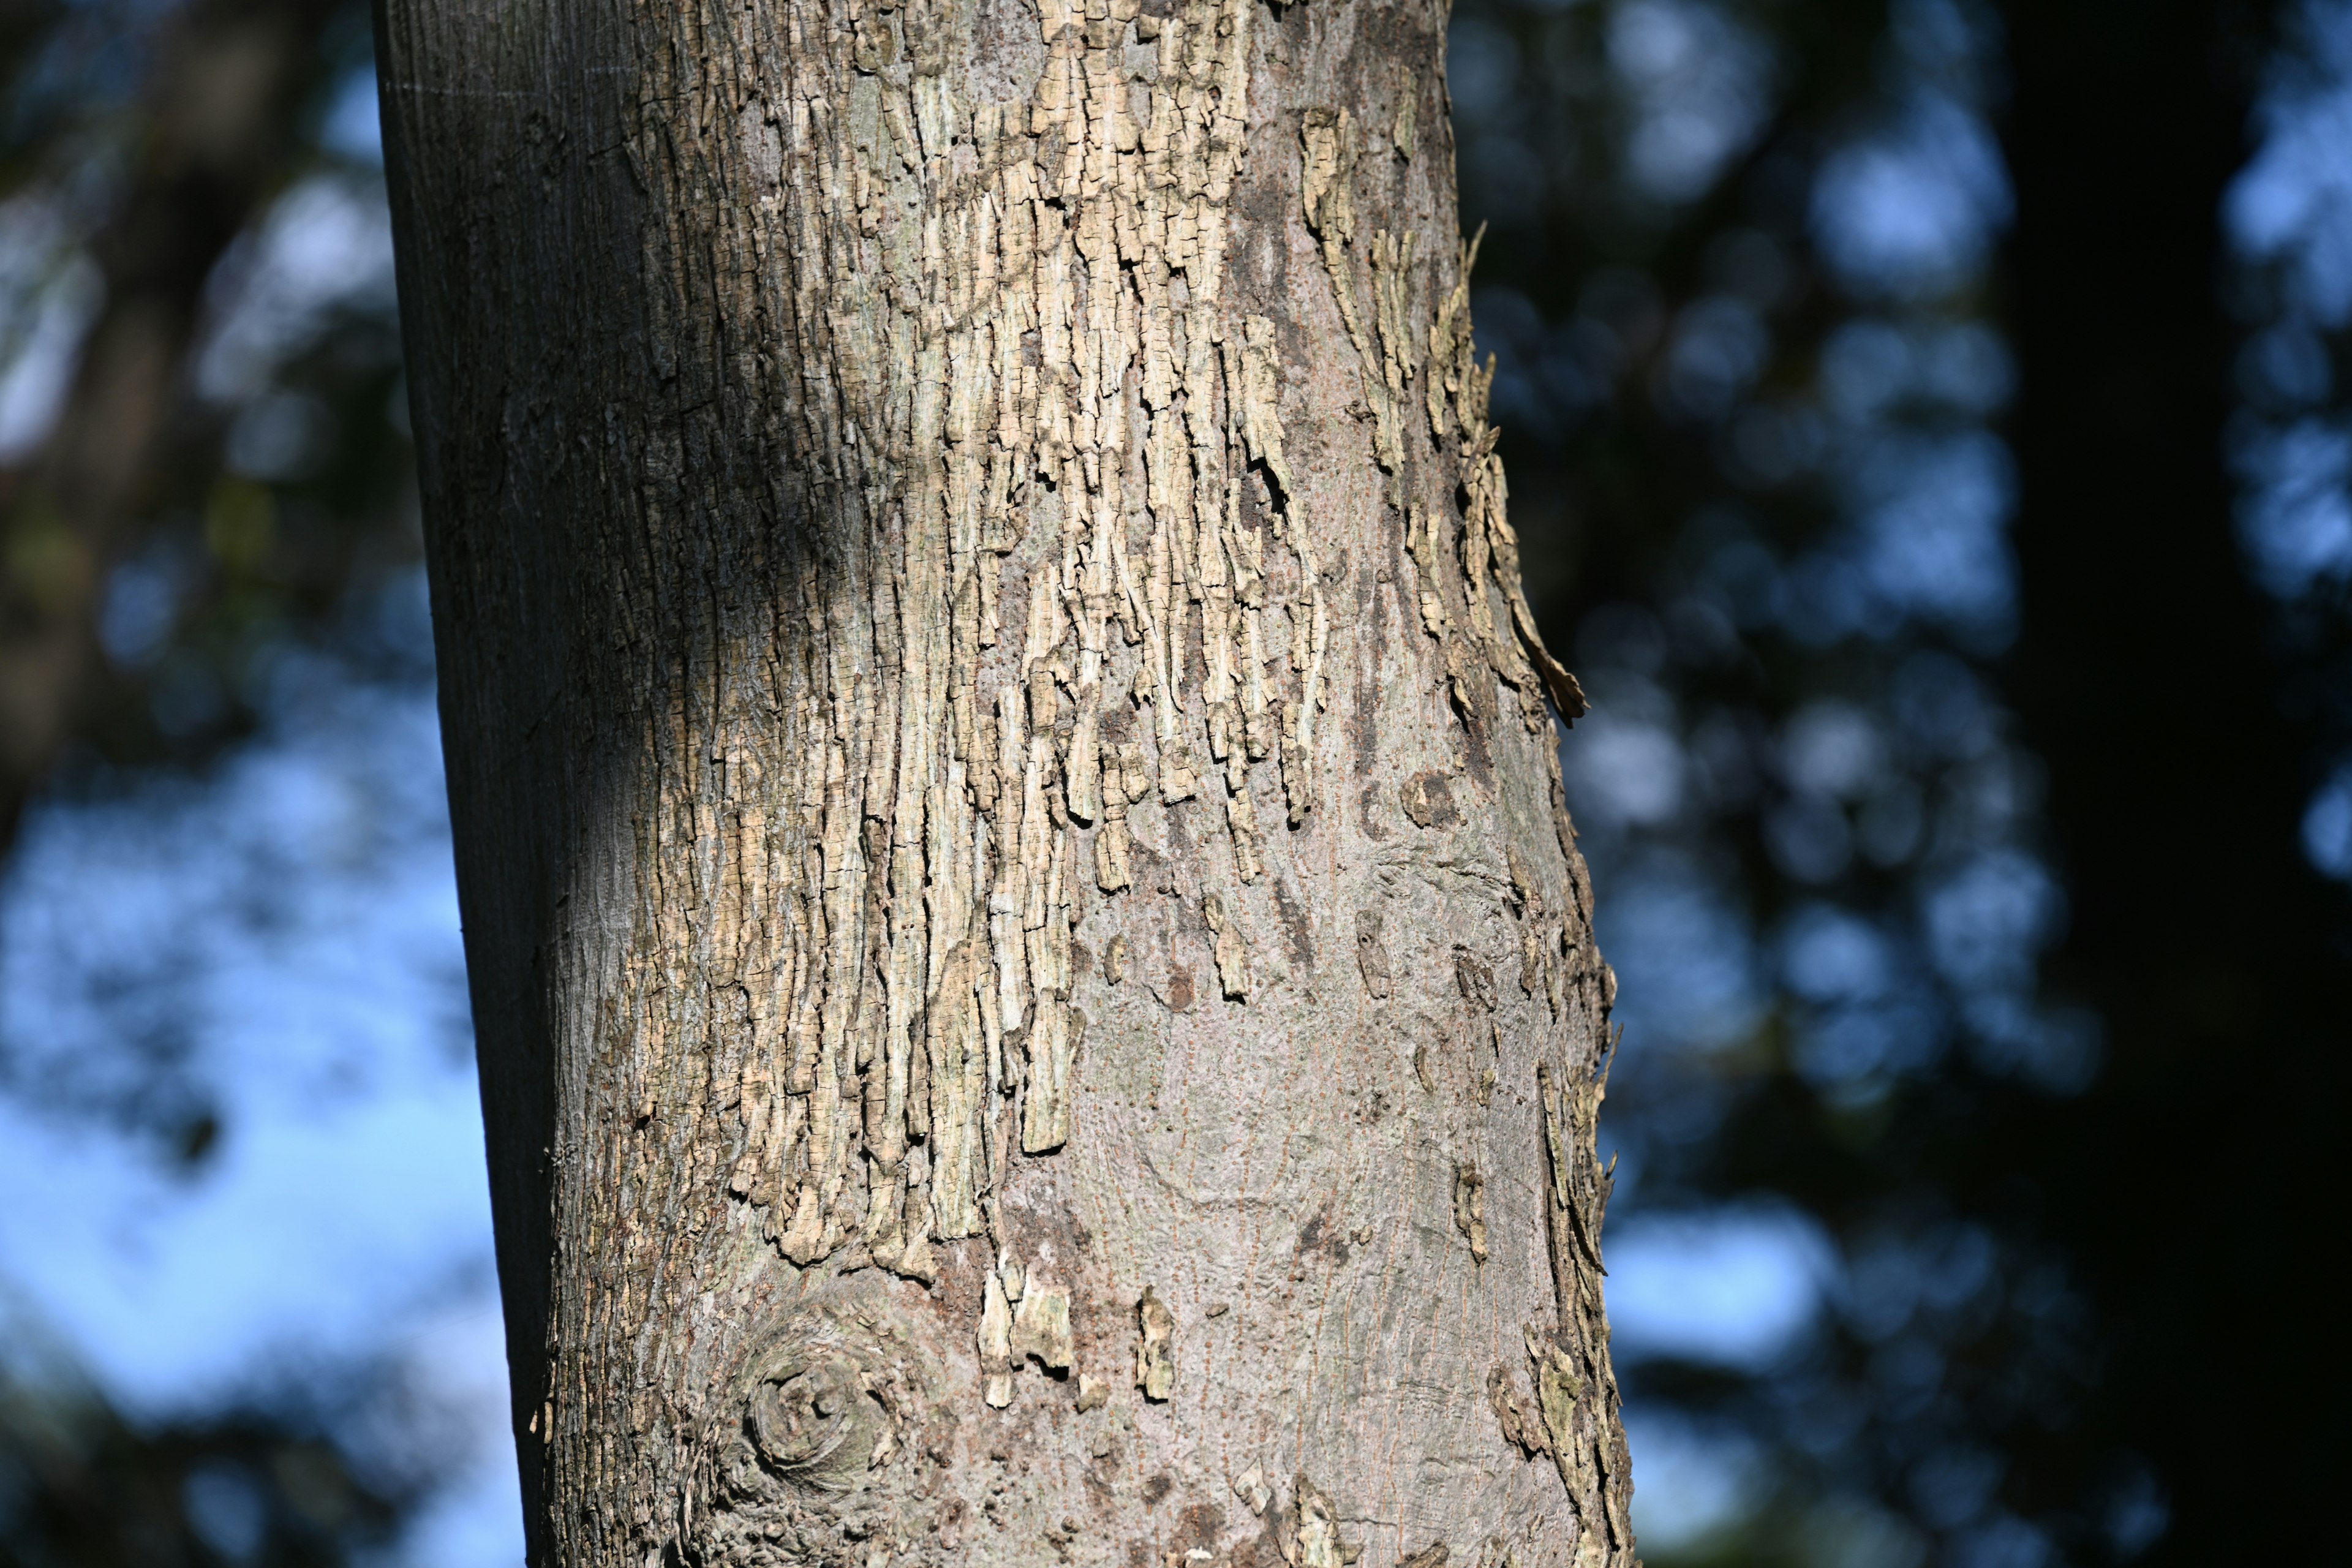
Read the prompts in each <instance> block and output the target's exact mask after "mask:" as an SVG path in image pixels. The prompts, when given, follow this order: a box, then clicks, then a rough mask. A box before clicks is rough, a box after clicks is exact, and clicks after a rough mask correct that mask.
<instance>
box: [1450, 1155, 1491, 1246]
mask: <svg viewBox="0 0 2352 1568" xmlns="http://www.w3.org/2000/svg"><path fill="white" fill-rule="evenodd" d="M1454 1227H1455V1228H1456V1229H1458V1230H1460V1231H1461V1232H1462V1234H1463V1235H1464V1236H1465V1237H1468V1238H1469V1241H1470V1256H1471V1257H1472V1258H1475V1259H1476V1260H1477V1261H1478V1262H1480V1263H1484V1262H1486V1178H1485V1177H1484V1176H1482V1175H1480V1174H1479V1173H1478V1167H1477V1166H1475V1165H1473V1164H1469V1163H1459V1164H1456V1165H1455V1166H1454Z"/></svg>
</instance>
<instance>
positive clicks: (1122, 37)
mask: <svg viewBox="0 0 2352 1568" xmlns="http://www.w3.org/2000/svg"><path fill="white" fill-rule="evenodd" d="M1443 26H1444V16H1443V13H1442V11H1441V10H1440V9H1439V8H1438V7H1436V6H1434V5H1419V4H1408V5H1400V6H1397V7H1394V8H1391V9H1374V8H1373V7H1371V6H1369V5H1360V4H1359V5H1337V6H1331V5H1322V4H1320V0H1318V4H1317V5H1311V6H1303V7H1293V8H1290V9H1288V10H1281V9H1268V8H1265V7H1262V6H1260V5H1256V4H1255V0H1188V3H1155V4H1153V5H1150V6H1148V7H1147V6H1145V5H1139V4H1137V3H1136V0H1120V3H1118V4H1108V3H1097V4H1094V5H1092V6H1091V8H1081V7H1074V6H1072V5H1068V4H1066V3H1057V0H1045V4H1044V5H1042V6H1041V7H1039V8H1038V9H1037V10H1035V11H1028V10H1025V9H1016V8H1013V7H1011V6H1009V5H999V6H997V7H995V8H993V9H992V10H990V11H988V12H985V13H982V12H980V11H978V10H975V9H971V8H963V7H960V6H959V5H956V4H954V3H953V0H917V3H914V4H908V5H899V6H896V7H891V6H885V5H867V4H824V3H820V0H811V3H806V4H782V5H751V6H748V7H738V8H731V9H708V10H706V9H702V8H698V7H695V6H688V7H687V8H685V9H683V10H679V11H676V12H672V13H666V14H661V15H654V14H646V13H622V12H614V13H610V14H607V13H602V12H597V13H591V14H589V15H586V16H566V17H563V18H562V19H561V21H560V22H559V21H558V20H557V19H555V18H552V17H551V16H546V15H543V14H541V13H538V12H536V11H533V10H530V9H528V8H526V9H523V10H520V11H516V10H512V9H509V10H506V11H503V12H501V13H499V15H498V16H496V17H495V18H494V19H493V18H491V17H489V16H485V15H481V14H478V13H476V12H475V11H473V10H471V9H469V8H468V7H466V6H463V5H451V4H443V3H436V0H420V3H415V4H406V5H394V6H393V7H391V9H390V10H389V12H388V14H387V16H386V17H385V21H384V25H383V49H382V53H381V56H380V58H382V59H383V62H384V64H383V68H384V90H385V100H386V104H387V123H388V124H389V125H390V126H391V127H392V132H391V137H390V140H391V144H392V148H393V167H394V186H395V190H396V192H397V198H396V199H397V216H398V234H399V238H400V244H401V257H402V267H403V271H402V287H403V304H404V319H405V321H406V323H407V331H408V333H409V338H410V348H411V354H412V363H413V364H414V366H415V371H414V374H415V387H416V392H415V398H416V403H417V429H418V431H419V436H420V442H421V446H422V447H423V458H422V460H423V465H424V469H425V495H426V501H427V521H428V536H429V543H430V547H431V550H432V554H433V567H434V581H435V592H436V625H437V626H438V635H439V637H440V644H441V650H442V656H443V660H444V663H443V671H444V673H443V681H444V698H443V701H444V714H445V724H446V728H447V731H448V733H449V753H450V763H451V770H452V772H451V777H452V798H453V805H454V808H455V812H456V816H457V829H458V837H459V854H460V869H461V887H462V889H463V891H464V896H465V900H466V904H467V931H468V955H469V962H470V964H471V967H472V971H473V984H474V994H475V1005H476V1013H477V1021H478V1032H479V1035H480V1038H481V1049H482V1056H483V1073H484V1089H485V1102H486V1109H487V1113H488V1118H489V1125H490V1131H491V1146H492V1165H493V1189H494V1201H495V1203H496V1205H497V1207H498V1212H499V1244H500V1268H501V1278H502V1281H503V1283H504V1286H505V1289H506V1290H507V1292H508V1296H509V1342H510V1348H511V1352H512V1361H513V1365H514V1371H515V1375H516V1384H517V1389H518V1410H519V1425H520V1426H523V1427H524V1429H525V1434H526V1435H525V1439H524V1447H525V1450H526V1466H527V1475H526V1489H527V1492H528V1494H529V1498H528V1502H529V1511H530V1527H531V1533H532V1542H533V1552H534V1560H535V1561H538V1562H549V1563H631V1564H636V1563H643V1562H646V1561H649V1560H651V1558H652V1557H653V1556H655V1555H658V1554H660V1553H662V1552H672V1553H675V1554H676V1555H677V1556H678V1557H680V1558H682V1559H683V1560H685V1561H688V1562H703V1563H746V1564H748V1563H793V1562H810V1563H835V1562H839V1563H849V1562H856V1563H883V1562H891V1561H898V1560H904V1561H908V1562H917V1561H945V1560H947V1559H949V1558H951V1557H952V1558H966V1557H973V1556H974V1555H975V1554H977V1560H984V1561H998V1560H1002V1561H1006V1562H1029V1561H1034V1560H1035V1559H1036V1558H1037V1556H1038V1555H1039V1553H1040V1552H1041V1551H1043V1550H1051V1551H1054V1552H1056V1553H1057V1554H1058V1555H1059V1556H1061V1557H1064V1558H1067V1559H1070V1560H1085V1561H1112V1560H1122V1561H1125V1560H1138V1559H1139V1560H1142V1561H1149V1562H1159V1561H1160V1560H1162V1559H1166V1558H1168V1557H1170V1556H1171V1554H1172V1555H1173V1557H1174V1559H1175V1560H1178V1561H1182V1560H1185V1558H1186V1554H1187V1553H1188V1552H1199V1553H1203V1554H1205V1559H1204V1558H1202V1557H1195V1558H1192V1561H1202V1560H1217V1561H1232V1562H1235V1563H1241V1562H1245V1561H1255V1562H1257V1563H1261V1564H1270V1563H1271V1562H1272V1560H1273V1558H1274V1557H1276V1556H1279V1557H1280V1558H1281V1559H1282V1560H1283V1561H1285V1562H1286V1563H1290V1564H1293V1565H1294V1568H1297V1565H1302V1564H1315V1565H1321V1564H1337V1563H1341V1562H1352V1561H1355V1560H1356V1557H1357V1555H1358V1554H1359V1553H1360V1552H1364V1551H1370V1552H1371V1553H1372V1554H1373V1561H1374V1562H1375V1563H1386V1562H1395V1561H1402V1559H1404V1558H1405V1557H1406V1556H1408V1555H1411V1554H1413V1553H1422V1554H1423V1561H1424V1563H1426V1562H1427V1561H1430V1559H1428V1558H1427V1552H1429V1551H1430V1550H1432V1549H1433V1547H1435V1546H1441V1545H1442V1546H1444V1547H1445V1548H1446V1549H1447V1550H1448V1551H1449V1552H1452V1553H1454V1555H1456V1556H1458V1557H1460V1558H1462V1559H1463V1560H1465V1561H1468V1560H1471V1559H1474V1558H1475V1559H1477V1560H1480V1561H1482V1562H1489V1563H1495V1564H1497V1565H1499V1564H1500V1563H1502V1562H1503V1561H1505V1560H1506V1559H1507V1558H1510V1557H1512V1556H1514V1555H1515V1556H1516V1558H1517V1561H1519V1562H1521V1563H1527V1564H1529V1565H1530V1568H1531V1565H1532V1564H1533V1563H1538V1562H1563V1563H1565V1562H1576V1563H1617V1562H1630V1561H1631V1560H1632V1555H1631V1553H1632V1535H1631V1530H1630V1526H1629V1524H1628V1522H1627V1520H1626V1516H1625V1504H1626V1500H1627V1498H1628V1496H1629V1495H1630V1482H1629V1479H1628V1477H1627V1474H1626V1464H1625V1458H1624V1449H1623V1440H1622V1433H1621V1431H1620V1428H1619V1425H1618V1420H1617V1412H1616V1392H1615V1385H1614V1381H1613V1378H1612V1374H1611V1373H1610V1370H1609V1362H1608V1351H1607V1333H1606V1326H1605V1321H1604V1319H1603V1317H1602V1314H1601V1297H1600V1289H1599V1258H1598V1250H1597V1237H1598V1233H1599V1225H1600V1215H1601V1207H1602V1205H1603V1204H1604V1202H1605V1197H1606V1191H1607V1185H1608V1183H1607V1178H1606V1176H1605V1175H1604V1174H1603V1173H1601V1171H1600V1170H1599V1168H1598V1166H1597V1164H1596V1163H1595V1162H1594V1158H1593V1127H1594V1119H1595V1118H1596V1117H1597V1115H1598V1110H1599V1105H1600V1098H1601V1088H1600V1083H1601V1079H1600V1073H1601V1065H1602V1060H1603V1058H1604V1055H1605V1051H1604V1044H1605V1035H1606V1030H1607V1024H1606V1019H1607V1015H1608V1011H1609V1007H1610V1004H1611V1001H1612V991H1613V980H1612V977H1611V976H1610V974H1609V972H1608V969H1607V966H1606V965H1605V964H1604V963H1601V961H1600V959H1599V957H1598V955H1597V954H1596V953H1595V952H1594V951H1593V948H1592V944H1591V920H1590V914H1591V898H1590V888H1589V884H1588V882H1587V879H1586V878H1585V875H1584V871H1583V866H1582V862H1581V860H1580V858H1579V857H1578V856H1577V853H1576V849H1575V846H1574V840H1573V834H1572V832H1571V830H1570V827H1569V825H1568V819H1567V815H1566V811H1565V808H1564V805H1563V804H1562V796H1561V794H1560V788H1559V771H1558V766H1557V762H1556V759H1555V756H1554V753H1553V744H1554V726H1553V719H1552V715H1551V709H1550V703H1551V701H1552V700H1558V701H1559V702H1560V703H1562V704H1563V705H1566V706H1567V707H1568V709H1569V711H1570V713H1571V714H1573V713H1574V712H1576V711H1579V710H1580V707H1581V698H1580V695H1579V694H1578V693H1577V692H1576V689H1575V685H1574V682H1573V679H1571V678H1570V677H1569V676H1568V675H1567V673H1566V671H1564V670H1562V669H1560V668H1559V666H1558V665H1557V664H1556V663H1555V662H1554V661H1552V660H1551V658H1550V657H1549V654H1547V653H1546V652H1544V650H1543V647H1542V644H1541V641H1540V639H1539V637H1538V636H1537V634H1536V630H1535V625H1534V619H1533V616H1532V614H1531V612H1530V611H1529V609H1528V605H1527V602H1526V599H1525V597H1524V595H1523V594H1522V593H1521V592H1520V588H1519V579H1518V570H1517V543H1516V540H1515V538H1514V536H1513V535H1512V533H1511V531H1510V528H1509V524H1508V522H1507V520H1506V516H1505V496H1504V488H1503V479H1502V470H1501V466H1500V463H1499V460H1498V459H1497V458H1496V457H1495V455H1494V445H1495V433H1494V430H1493V427H1492V426H1491V425H1489V424H1488V422H1487V420H1486V391H1487V381H1488V377H1489V376H1490V375H1491V374H1492V373H1491V371H1486V372H1481V371H1480V370H1479V368H1478V367H1477V366H1476V365H1475V363H1474V361H1473V357H1472V354H1471V349H1470V338H1469V321H1468V310H1467V294H1466V290H1465V282H1464V279H1465V275H1466V271H1467V268H1468V265H1469V257H1468V256H1467V254H1457V252H1456V250H1455V248H1454V241H1453V238H1452V237H1453V234H1454V193H1453V181H1452V171H1451V160H1450V146H1449V144H1448V143H1447V142H1446V140H1445V137H1444V124H1445V117H1444V100H1443V97H1442V93H1443V89H1442V85H1441V79H1440V77H1439V75H1438V67H1439V63H1440V56H1441V48H1442V37H1443ZM1368 127H1375V128H1385V129H1367V128H1368ZM1416 127H1427V128H1432V129H1429V130H1426V131H1423V130H1417V129H1416ZM575 431H577V432H578V433H579V434H577V435H575V434H574V432H575ZM1350 703H1353V704H1354V705H1355V707H1356V709H1357V711H1356V712H1354V713H1352V714H1351V713H1349V712H1348V711H1347V708H1348V705H1349V704H1350ZM519 731H520V740H518V739H517V735H518V732H519ZM1375 736H1377V738H1378V739H1377V744H1375V742H1374V737H1375ZM1514 977H1515V978H1516V984H1514V983H1513V981H1514ZM1538 1461H1542V1462H1540V1463H1538Z"/></svg>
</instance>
